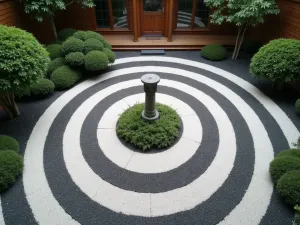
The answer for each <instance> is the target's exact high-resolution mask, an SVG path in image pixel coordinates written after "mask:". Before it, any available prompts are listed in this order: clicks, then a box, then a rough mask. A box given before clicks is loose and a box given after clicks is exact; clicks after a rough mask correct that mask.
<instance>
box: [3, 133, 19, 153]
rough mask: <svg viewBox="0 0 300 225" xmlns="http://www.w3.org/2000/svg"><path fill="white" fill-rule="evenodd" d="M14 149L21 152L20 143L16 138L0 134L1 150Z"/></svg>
mask: <svg viewBox="0 0 300 225" xmlns="http://www.w3.org/2000/svg"><path fill="white" fill-rule="evenodd" d="M4 150H12V151H15V152H19V143H18V141H17V140H16V139H14V138H13V137H10V136H6V135H0V151H4Z"/></svg>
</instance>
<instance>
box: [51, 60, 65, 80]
mask: <svg viewBox="0 0 300 225" xmlns="http://www.w3.org/2000/svg"><path fill="white" fill-rule="evenodd" d="M65 64H66V62H65V58H63V57H58V58H56V59H54V60H52V61H51V62H50V63H49V66H48V70H47V76H48V77H49V76H50V75H51V74H52V73H53V71H54V70H56V69H57V68H59V67H61V66H64V65H65Z"/></svg>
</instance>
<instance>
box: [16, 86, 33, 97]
mask: <svg viewBox="0 0 300 225" xmlns="http://www.w3.org/2000/svg"><path fill="white" fill-rule="evenodd" d="M30 96H31V90H30V87H29V86H28V87H19V88H18V89H17V90H16V91H15V97H16V98H17V99H18V100H21V99H25V98H27V97H30Z"/></svg>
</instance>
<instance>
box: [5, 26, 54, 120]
mask: <svg viewBox="0 0 300 225" xmlns="http://www.w3.org/2000/svg"><path fill="white" fill-rule="evenodd" d="M49 62H50V58H49V54H48V52H47V51H46V49H45V48H44V46H42V45H41V44H40V43H39V42H38V41H37V40H36V38H35V37H34V36H33V35H32V34H30V33H28V32H26V31H24V30H21V29H18V28H15V27H7V26H2V25H0V74H1V77H0V105H1V106H2V107H3V109H5V111H6V112H7V114H8V116H9V117H10V118H15V117H17V116H19V115H20V112H19V110H18V107H17V105H16V103H15V97H14V93H15V92H16V91H17V90H18V89H19V88H21V87H26V86H29V85H30V84H31V83H34V82H36V81H37V80H38V79H39V78H42V77H44V74H45V73H46V70H47V68H48V63H49Z"/></svg>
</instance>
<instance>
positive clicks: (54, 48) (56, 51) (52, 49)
mask: <svg viewBox="0 0 300 225" xmlns="http://www.w3.org/2000/svg"><path fill="white" fill-rule="evenodd" d="M46 49H47V51H48V52H49V57H50V59H51V60H53V59H56V58H58V57H60V56H61V55H62V53H61V49H62V47H61V45H59V44H51V45H47V47H46Z"/></svg>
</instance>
